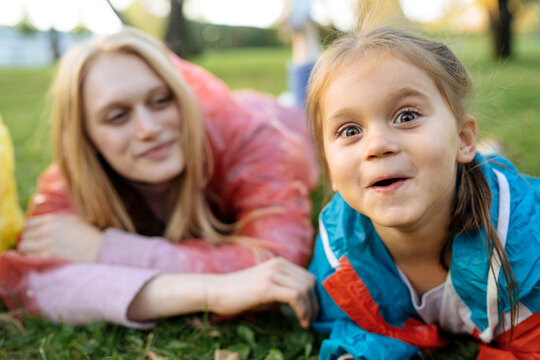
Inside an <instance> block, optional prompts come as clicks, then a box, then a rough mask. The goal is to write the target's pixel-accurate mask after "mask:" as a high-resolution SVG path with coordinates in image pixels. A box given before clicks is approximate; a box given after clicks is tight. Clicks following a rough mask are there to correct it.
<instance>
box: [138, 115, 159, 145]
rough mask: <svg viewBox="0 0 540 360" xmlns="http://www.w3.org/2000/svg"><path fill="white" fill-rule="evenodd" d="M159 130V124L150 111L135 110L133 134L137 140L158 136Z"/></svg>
mask: <svg viewBox="0 0 540 360" xmlns="http://www.w3.org/2000/svg"><path fill="white" fill-rule="evenodd" d="M161 128H162V127H161V124H160V123H159V121H158V119H157V118H156V117H155V116H154V115H153V114H152V112H151V111H149V110H148V109H146V108H144V107H141V108H138V109H136V110H135V134H136V136H137V138H138V139H140V140H146V139H150V138H153V137H155V136H156V135H157V134H159V132H160V131H161Z"/></svg>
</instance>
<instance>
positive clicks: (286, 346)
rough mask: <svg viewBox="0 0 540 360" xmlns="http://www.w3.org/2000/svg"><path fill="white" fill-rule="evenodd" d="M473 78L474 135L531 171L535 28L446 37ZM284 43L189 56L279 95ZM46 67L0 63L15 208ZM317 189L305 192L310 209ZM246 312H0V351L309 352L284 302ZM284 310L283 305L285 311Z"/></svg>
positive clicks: (464, 344) (45, 132)
mask: <svg viewBox="0 0 540 360" xmlns="http://www.w3.org/2000/svg"><path fill="white" fill-rule="evenodd" d="M449 42H450V43H451V47H452V48H453V49H454V50H455V51H456V53H457V54H458V56H459V57H460V58H462V59H463V60H464V62H465V64H466V65H467V67H468V68H469V70H470V71H471V73H472V76H473V79H474V81H475V83H476V85H477V90H476V99H475V103H474V105H473V106H472V108H471V111H472V113H473V114H475V116H476V117H477V119H478V121H479V126H480V136H481V137H488V136H494V137H497V138H498V139H500V140H501V141H502V142H503V143H504V145H505V148H506V152H507V157H508V158H509V159H510V160H512V161H513V162H514V163H515V164H516V165H517V166H518V167H519V168H520V169H521V170H522V171H524V172H527V173H529V174H532V175H536V176H540V162H539V161H538V154H539V150H540V96H539V94H540V37H538V36H537V37H532V36H529V37H523V38H518V39H517V44H516V56H515V57H514V58H513V59H511V60H510V61H504V62H495V61H493V60H492V59H491V58H490V56H489V55H490V53H489V47H488V43H487V40H486V38H484V37H477V36H471V37H468V38H452V39H449ZM289 55H290V52H289V50H288V49H279V48H278V49H266V48H264V49H242V50H235V51H227V52H221V53H217V52H211V53H206V54H205V55H204V56H201V57H199V58H197V59H193V60H194V61H195V62H196V63H198V64H201V65H202V66H203V67H205V68H207V69H208V70H210V71H212V72H214V73H215V74H216V75H217V76H219V77H220V78H222V79H223V80H224V81H225V82H226V83H227V84H228V85H229V86H230V87H231V88H234V89H238V88H248V87H249V88H254V89H259V90H261V91H265V92H270V93H272V94H275V95H278V94H280V93H281V92H282V91H284V90H285V88H286V63H287V59H288V57H289ZM53 72H54V69H53V68H52V67H50V68H41V69H0V94H2V96H0V114H1V115H2V117H3V119H4V122H5V123H6V124H7V126H8V127H9V129H10V131H11V133H12V137H13V142H14V145H15V155H16V166H17V167H16V179H17V183H18V186H19V189H18V190H19V200H20V203H21V206H22V207H23V208H24V207H25V206H26V204H27V201H28V198H29V196H30V195H31V194H32V193H33V192H34V191H35V184H36V178H37V176H38V174H39V173H40V172H41V171H42V170H43V169H44V168H45V167H46V166H47V164H48V163H49V162H50V161H51V159H52V151H51V145H50V140H49V128H50V126H49V123H48V115H47V113H48V109H47V107H46V105H45V104H46V103H47V101H46V96H45V95H46V93H47V89H48V86H49V82H50V80H51V77H52V76H53ZM320 198H321V197H320V194H319V193H316V194H314V196H313V199H314V208H315V209H316V211H318V209H320V207H321V200H320ZM284 312H285V315H281V312H271V313H265V314H256V315H253V314H251V315H246V316H243V317H240V318H237V319H234V320H229V321H225V322H222V323H219V324H216V323H213V322H212V321H209V320H208V318H207V316H206V315H205V314H201V315H191V316H185V317H178V318H173V319H169V320H166V321H163V322H161V323H160V324H159V325H158V326H157V327H155V328H154V329H153V330H151V331H139V330H133V329H126V328H122V327H119V326H115V325H110V324H104V323H96V324H91V325H89V326H86V327H73V326H68V325H58V326H57V325H52V324H49V323H48V322H46V321H43V320H40V319H27V321H26V323H25V324H24V325H21V324H20V323H18V322H16V321H13V320H12V319H10V318H9V317H6V316H5V315H0V358H2V359H4V358H6V359H8V358H9V359H89V358H108V359H143V358H147V359H165V358H168V359H213V357H214V351H215V350H216V349H229V350H232V351H235V352H237V353H238V354H239V355H240V359H268V360H270V359H315V358H316V357H317V349H318V347H319V345H320V341H321V339H322V338H321V337H320V336H319V335H317V334H315V333H313V332H311V331H306V330H303V329H301V328H300V327H299V326H298V325H297V323H296V321H295V320H294V319H293V318H292V317H291V316H290V311H287V309H285V311H284ZM287 314H289V315H287ZM474 357H475V349H474V345H473V344H472V342H471V341H469V340H463V339H456V340H455V341H454V342H453V343H452V344H451V345H450V346H449V347H448V348H447V349H445V350H443V351H441V352H438V353H436V354H434V355H432V356H431V358H433V359H472V358H474Z"/></svg>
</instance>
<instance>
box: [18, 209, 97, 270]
mask: <svg viewBox="0 0 540 360" xmlns="http://www.w3.org/2000/svg"><path fill="white" fill-rule="evenodd" d="M102 243H103V233H102V232H101V231H99V230H98V229H97V228H95V227H94V226H92V225H90V224H88V223H87V222H85V221H83V220H82V219H81V218H80V217H79V216H77V215H57V214H56V215H42V216H36V217H33V218H30V219H28V220H27V221H26V223H25V225H24V229H23V232H22V234H21V241H20V243H19V245H18V247H17V250H18V251H19V252H21V253H22V254H24V255H27V256H41V257H58V258H63V259H66V260H70V261H74V262H95V261H97V258H98V256H99V251H100V249H101V245H102Z"/></svg>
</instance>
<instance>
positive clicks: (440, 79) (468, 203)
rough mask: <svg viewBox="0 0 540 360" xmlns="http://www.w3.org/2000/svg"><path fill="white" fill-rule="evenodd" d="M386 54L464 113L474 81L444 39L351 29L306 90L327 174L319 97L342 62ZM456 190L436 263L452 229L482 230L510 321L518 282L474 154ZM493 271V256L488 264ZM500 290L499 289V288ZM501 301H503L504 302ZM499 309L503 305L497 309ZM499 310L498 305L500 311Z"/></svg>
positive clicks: (395, 31) (319, 65) (457, 113)
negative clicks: (499, 273)
mask: <svg viewBox="0 0 540 360" xmlns="http://www.w3.org/2000/svg"><path fill="white" fill-rule="evenodd" d="M384 55H390V56H395V57H397V58H399V59H401V60H403V61H406V62H408V63H410V64H412V65H414V66H416V67H418V68H419V69H421V70H422V71H424V72H425V73H426V74H427V75H428V76H429V77H430V78H431V79H432V80H433V82H434V83H435V85H436V86H437V89H438V90H439V92H440V93H441V95H442V97H443V98H444V99H445V100H446V102H447V104H448V106H449V107H450V110H451V111H452V113H453V115H454V117H455V118H456V120H457V121H458V123H462V122H463V121H464V119H465V115H466V114H467V105H468V104H467V101H468V100H469V98H470V97H471V95H472V93H473V83H472V81H471V78H470V76H469V74H468V72H467V70H466V69H465V66H464V65H463V64H462V63H461V61H460V60H459V59H458V58H457V57H456V56H455V55H454V54H453V53H452V51H451V50H450V49H449V48H448V47H447V46H446V45H444V44H442V43H440V42H436V41H432V40H429V39H425V38H422V37H420V36H416V35H414V34H411V33H408V32H404V31H402V30H399V29H396V28H392V27H381V28H378V29H375V30H372V31H369V32H367V33H362V32H360V31H359V32H354V33H350V34H346V35H344V36H343V37H342V38H340V39H338V40H337V41H335V42H334V43H333V44H332V45H331V46H330V47H329V49H328V50H327V51H326V52H325V53H323V55H322V56H321V57H320V58H319V60H318V61H317V63H316V64H315V67H314V69H313V72H312V74H311V77H310V83H309V86H308V96H307V113H308V121H309V122H310V125H311V126H310V128H311V130H312V134H313V138H314V141H315V143H316V146H317V148H318V154H319V159H320V160H321V163H322V165H323V167H324V168H325V170H326V175H327V178H328V176H329V171H328V164H327V159H326V158H325V151H324V143H323V119H322V117H321V101H322V99H323V98H324V96H325V94H326V91H327V90H328V87H329V85H330V83H331V82H332V80H333V79H334V78H335V77H336V75H337V74H338V72H339V71H341V69H342V68H343V66H344V65H347V64H349V63H350V62H352V61H354V60H357V59H359V58H361V57H365V56H368V57H374V58H375V59H376V58H377V56H384ZM457 174H458V175H457V177H458V179H457V183H458V187H457V193H456V200H455V204H454V210H453V213H452V219H451V222H450V227H449V231H450V234H451V236H449V237H448V239H447V241H446V243H445V245H444V247H443V249H442V251H441V254H440V263H441V265H442V266H443V267H445V268H446V269H448V264H447V263H446V261H445V259H447V258H448V257H447V255H448V254H449V252H450V251H451V244H452V239H453V238H454V236H455V235H458V234H461V233H464V232H467V231H471V230H479V229H481V228H482V227H484V229H485V230H486V235H487V251H488V256H489V257H490V259H491V258H492V254H493V252H495V253H496V254H497V255H498V257H499V258H500V259H501V260H502V270H503V274H504V277H505V280H506V283H507V284H508V297H509V299H508V300H509V304H510V314H511V326H512V329H513V326H514V324H515V322H516V320H517V310H518V299H517V286H516V281H515V279H514V276H513V273H512V268H511V266H510V262H509V260H508V257H507V256H506V252H505V251H504V247H503V246H502V244H501V241H500V239H499V237H498V235H497V232H496V230H495V228H494V226H493V223H492V222H491V219H490V217H489V209H490V206H491V190H490V188H489V184H488V183H487V181H486V179H485V177H484V175H483V173H482V171H481V169H480V166H479V165H478V164H476V162H475V161H474V160H473V161H472V162H470V163H468V164H461V163H459V164H458V165H457ZM490 267H491V270H492V271H493V269H494V267H493V262H491V264H490ZM499 295H500V293H499ZM499 303H500V306H501V307H502V303H501V302H499ZM501 310H502V309H501ZM501 312H502V311H501Z"/></svg>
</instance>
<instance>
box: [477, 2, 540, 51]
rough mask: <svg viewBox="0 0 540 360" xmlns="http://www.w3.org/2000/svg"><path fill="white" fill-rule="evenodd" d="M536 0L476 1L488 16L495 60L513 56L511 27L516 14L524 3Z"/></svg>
mask: <svg viewBox="0 0 540 360" xmlns="http://www.w3.org/2000/svg"><path fill="white" fill-rule="evenodd" d="M535 1H536V2H537V1H538V0H478V1H477V2H478V3H479V4H481V5H482V6H484V7H485V8H486V10H487V12H488V14H489V23H490V31H491V35H492V40H493V55H494V56H495V58H508V57H510V56H512V54H513V47H512V44H513V41H512V40H513V25H514V18H515V15H516V13H517V12H518V10H519V9H520V8H523V4H524V3H532V2H535Z"/></svg>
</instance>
